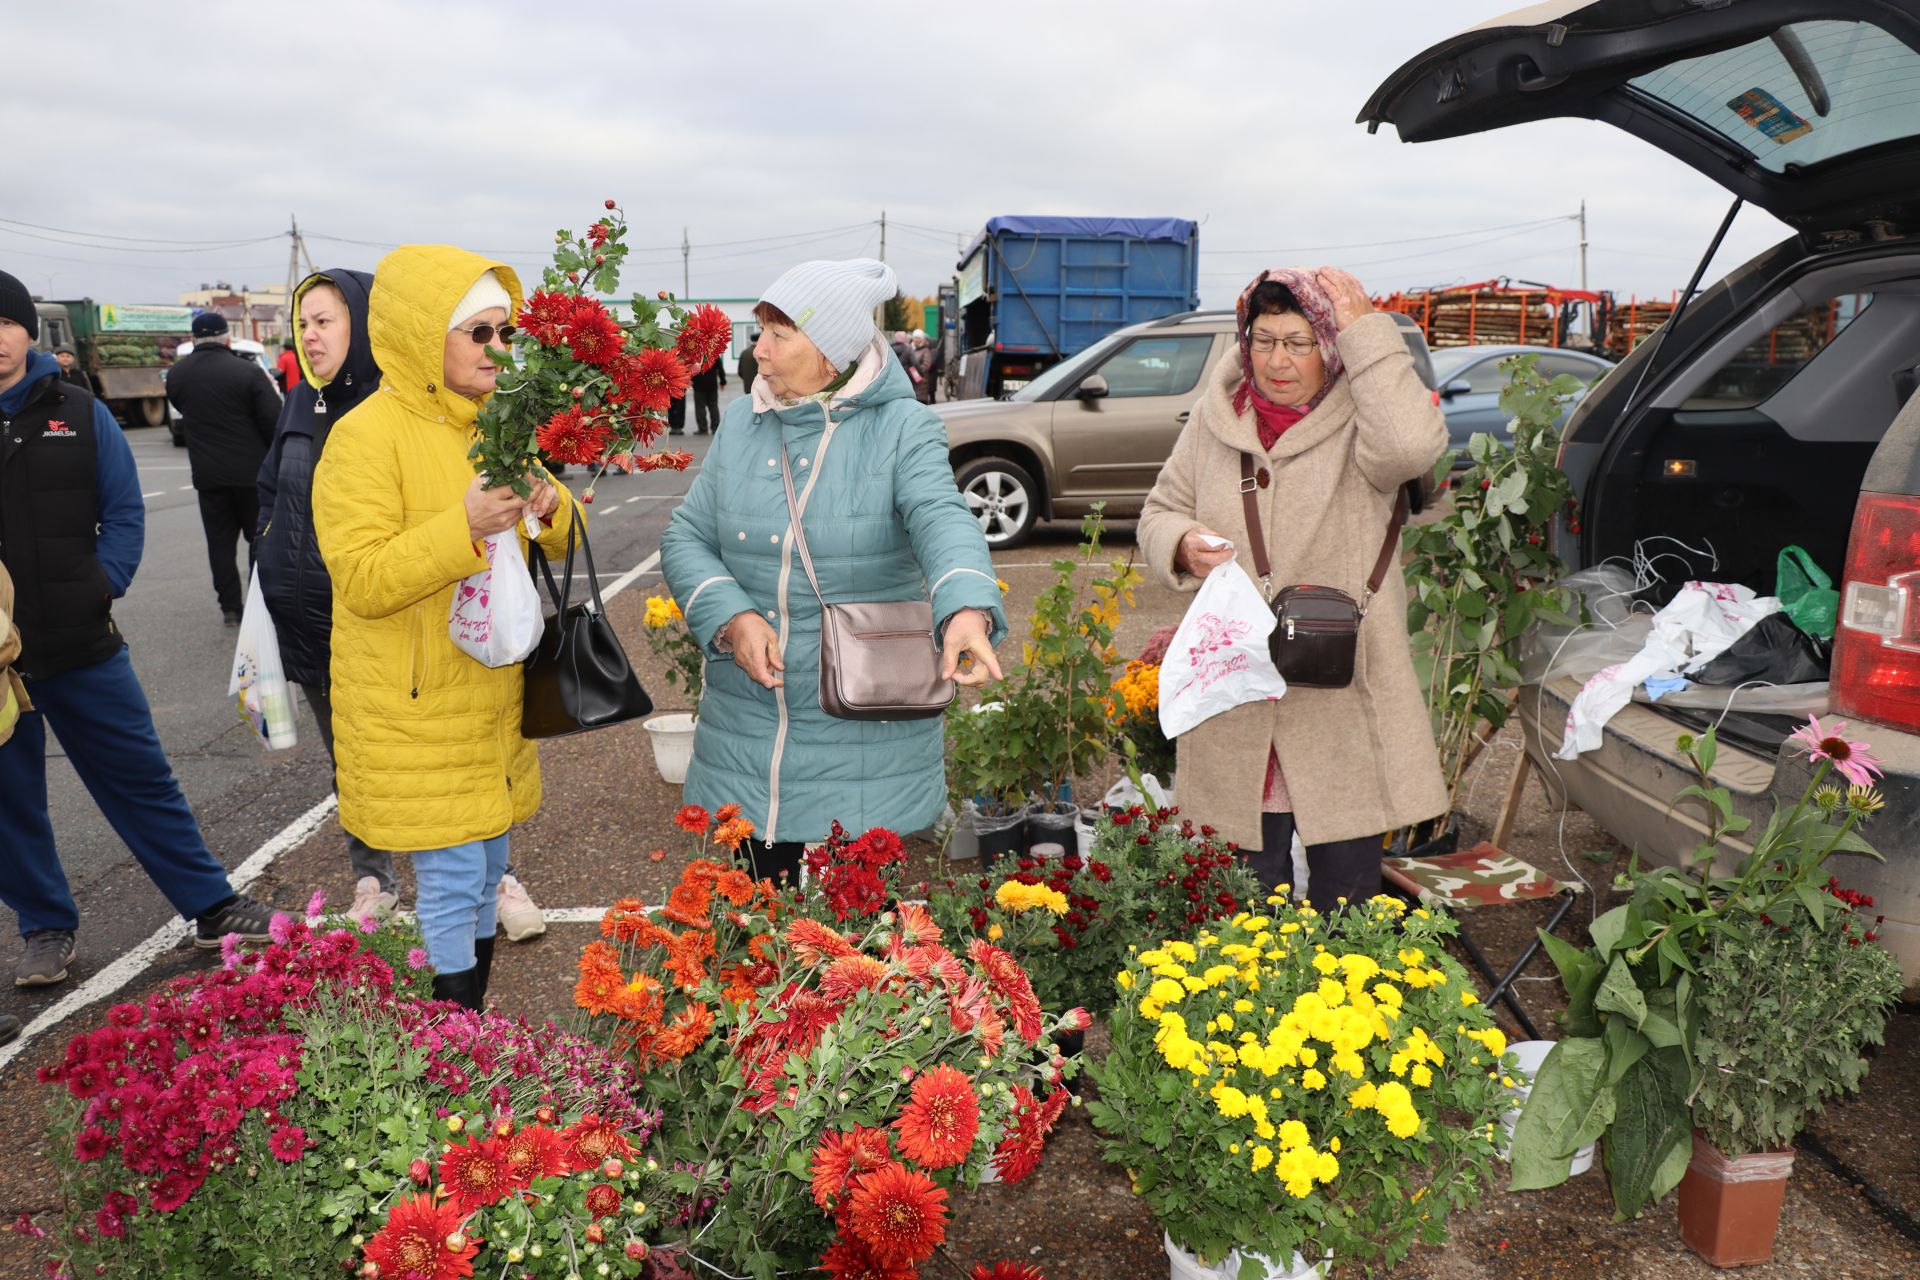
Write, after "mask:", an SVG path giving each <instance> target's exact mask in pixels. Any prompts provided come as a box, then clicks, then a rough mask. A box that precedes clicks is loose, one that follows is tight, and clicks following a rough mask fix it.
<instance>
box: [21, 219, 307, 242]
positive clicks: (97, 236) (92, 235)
mask: <svg viewBox="0 0 1920 1280" xmlns="http://www.w3.org/2000/svg"><path fill="white" fill-rule="evenodd" d="M0 223H5V224H6V225H7V226H10V227H31V228H33V229H34V230H35V231H54V232H58V233H59V234H61V235H67V236H85V237H87V238H88V239H92V240H120V241H124V242H126V243H128V244H187V245H225V244H231V243H234V242H233V241H232V240H231V239H228V240H156V239H150V238H148V237H145V236H116V235H109V234H107V233H106V232H104V231H73V230H69V229H68V228H65V227H46V226H42V225H40V224H39V223H37V222H21V221H19V220H18V219H15V218H0ZM285 234H286V232H284V231H279V232H275V233H274V234H273V235H270V236H261V237H260V238H259V239H256V240H244V241H241V242H240V243H243V244H259V243H261V241H263V240H278V239H279V238H280V237H281V236H283V235H285ZM36 238H38V237H36ZM101 247H104V246H101Z"/></svg>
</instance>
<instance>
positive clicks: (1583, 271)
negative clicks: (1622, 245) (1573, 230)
mask: <svg viewBox="0 0 1920 1280" xmlns="http://www.w3.org/2000/svg"><path fill="white" fill-rule="evenodd" d="M1586 287H1587V202H1586V201H1585V200H1582V201H1581V202H1580V288H1581V290H1582V292H1584V291H1585V290H1586Z"/></svg>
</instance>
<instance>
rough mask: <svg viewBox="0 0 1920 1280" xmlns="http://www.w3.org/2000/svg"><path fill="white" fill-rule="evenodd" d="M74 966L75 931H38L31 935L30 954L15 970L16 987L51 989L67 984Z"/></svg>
mask: <svg viewBox="0 0 1920 1280" xmlns="http://www.w3.org/2000/svg"><path fill="white" fill-rule="evenodd" d="M72 963H73V930H71V929H35V930H34V931H33V932H32V933H30V934H28V935H27V954H25V955H23V956H21V957H20V963H19V964H17V965H15V966H14V967H13V985H14V986H16V987H50V986H52V985H53V984H54V983H56V982H65V981H66V980H67V966H69V965H71V964H72Z"/></svg>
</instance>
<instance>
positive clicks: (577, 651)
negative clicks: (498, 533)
mask: <svg viewBox="0 0 1920 1280" xmlns="http://www.w3.org/2000/svg"><path fill="white" fill-rule="evenodd" d="M576 531H577V532H578V533H579V536H580V549H581V550H582V551H584V552H585V553H586V560H587V592H588V595H589V597H590V598H589V599H587V600H583V601H581V602H580V603H579V604H573V603H571V597H572V595H573V542H574V534H575V532H576ZM533 551H534V556H533V557H532V559H533V560H534V561H537V562H538V563H539V565H540V570H539V574H540V576H541V577H544V578H545V579H546V580H547V596H548V598H550V599H551V600H552V601H553V604H554V612H553V613H550V614H548V615H547V625H546V631H545V632H544V634H542V635H541V637H540V647H539V648H537V649H535V650H534V651H533V654H532V655H531V656H530V657H528V658H527V660H526V663H525V665H524V667H523V671H524V674H525V676H526V696H525V698H524V700H523V702H522V705H521V709H520V734H521V736H522V737H526V738H563V737H565V736H567V735H568V734H570V733H583V732H585V731H586V730H588V729H604V728H605V727H606V726H608V725H610V724H620V723H621V722H623V721H627V720H637V719H638V718H640V717H641V716H644V715H648V714H650V713H651V712H652V711H653V699H652V698H649V697H648V696H647V691H646V690H645V689H643V688H641V687H640V679H639V677H638V676H636V675H634V674H633V666H632V665H631V664H630V663H629V662H628V661H627V651H626V650H625V649H623V648H621V647H620V638H619V637H618V636H616V635H614V633H613V624H612V623H610V622H608V621H607V608H606V605H605V603H604V602H602V601H601V599H600V578H599V575H598V574H596V573H595V572H594V569H593V547H592V546H591V545H590V544H589V543H588V542H587V531H586V530H585V529H583V528H581V526H580V512H579V510H578V509H577V508H576V509H575V511H574V519H573V522H572V524H571V525H570V526H569V527H568V529H567V562H566V567H565V573H566V586H565V587H561V588H556V587H555V586H554V583H553V568H552V566H551V565H549V564H548V563H547V556H546V552H544V551H542V550H541V549H540V547H539V544H537V543H536V544H534V547H533ZM528 572H530V573H531V572H533V570H532V565H531V563H530V564H529V566H528Z"/></svg>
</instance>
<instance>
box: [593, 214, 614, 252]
mask: <svg viewBox="0 0 1920 1280" xmlns="http://www.w3.org/2000/svg"><path fill="white" fill-rule="evenodd" d="M612 234H613V228H612V227H611V226H609V225H608V224H607V220H606V219H605V218H602V219H601V220H600V221H598V222H596V223H594V224H593V225H592V226H590V227H588V228H587V243H588V244H590V245H592V246H593V247H594V248H596V249H598V248H599V247H600V246H601V245H603V244H605V243H606V242H607V237H608V236H610V235H612Z"/></svg>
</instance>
